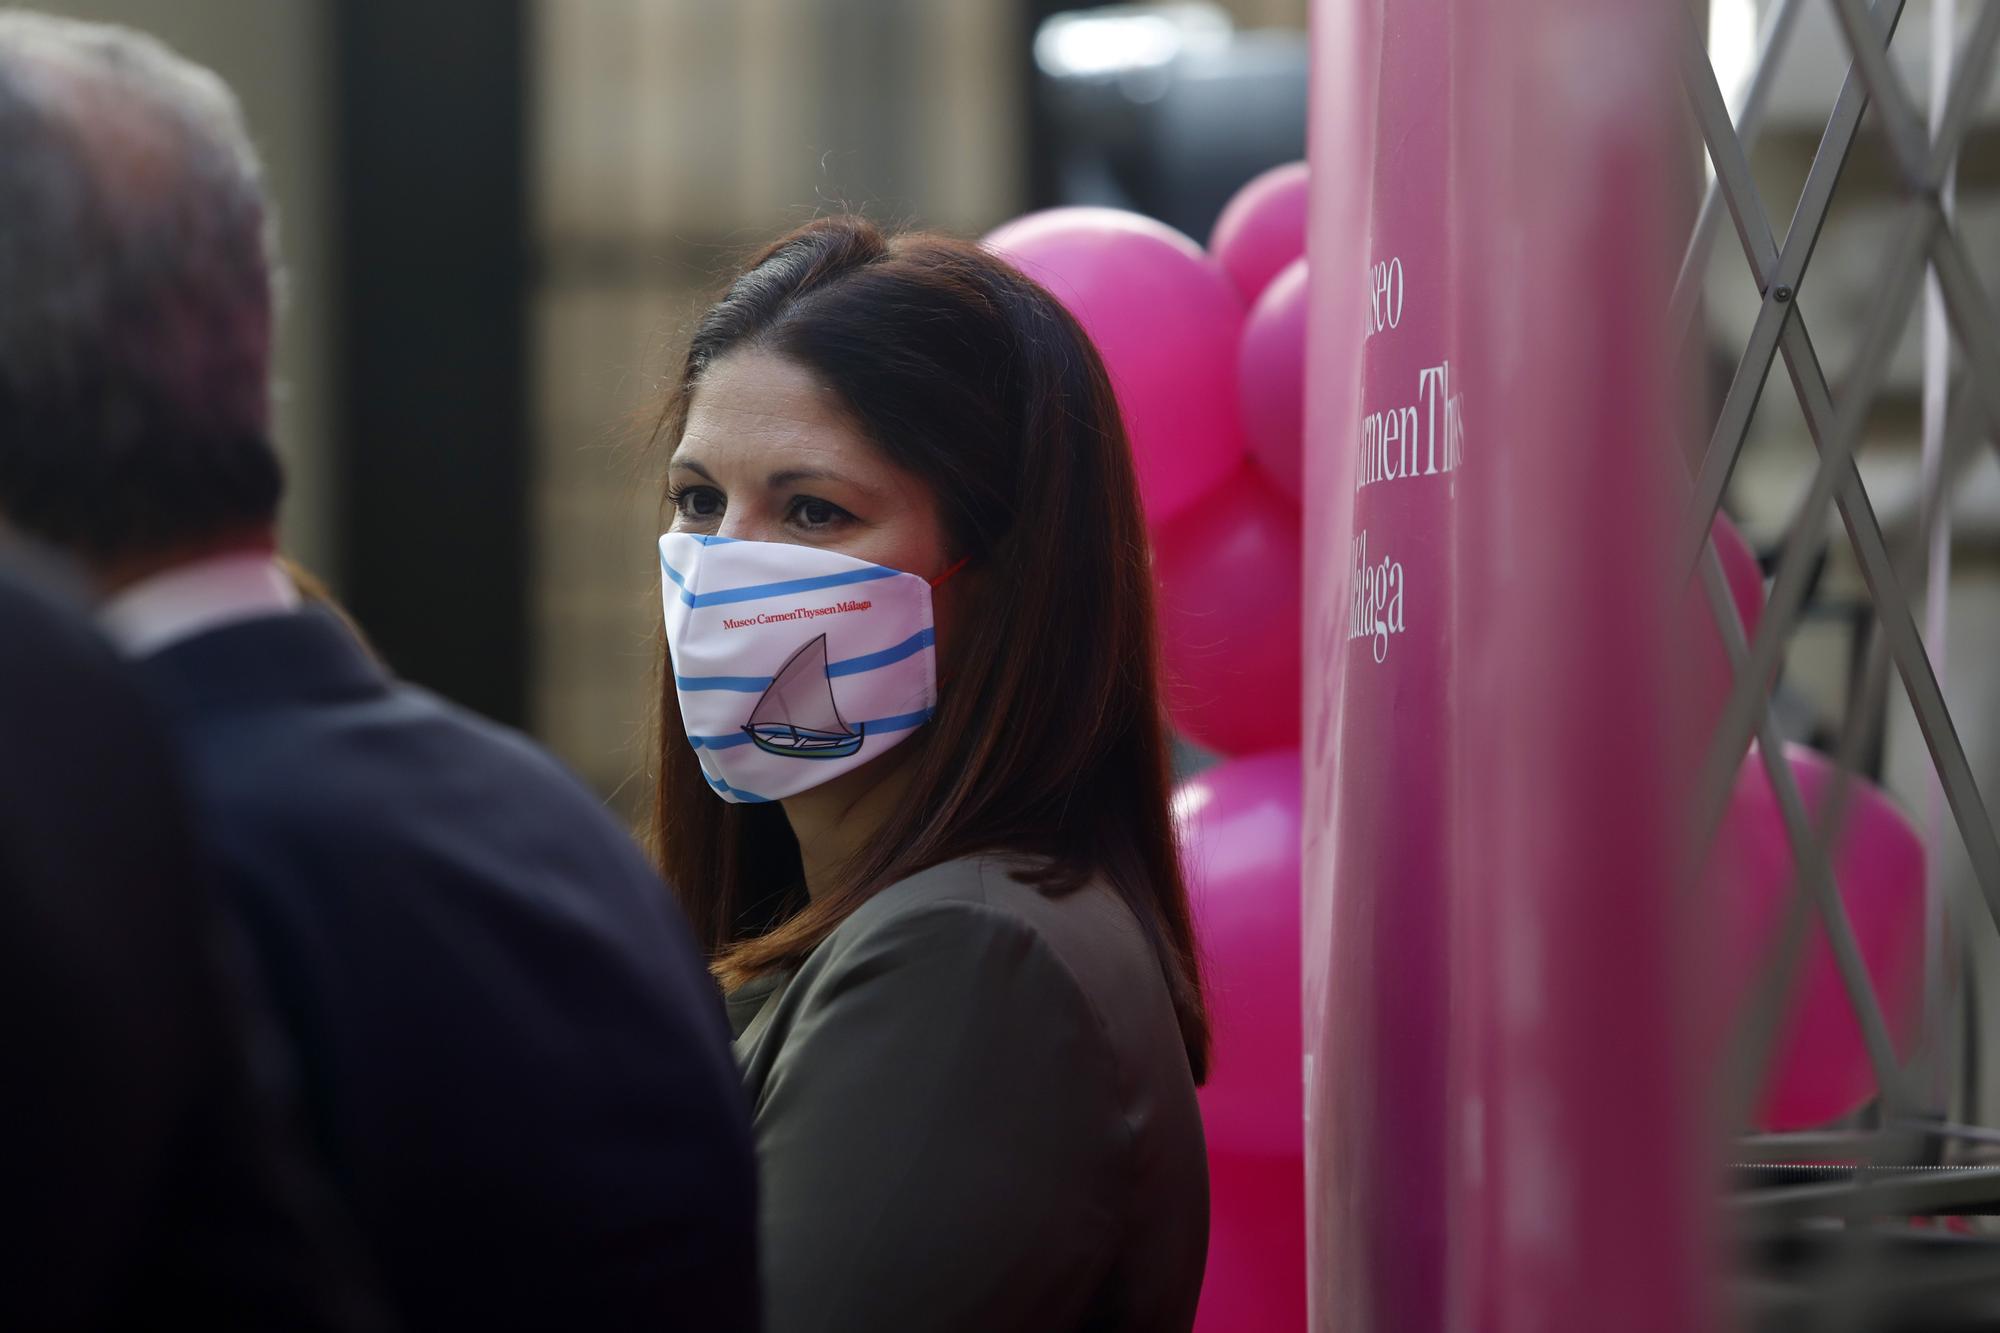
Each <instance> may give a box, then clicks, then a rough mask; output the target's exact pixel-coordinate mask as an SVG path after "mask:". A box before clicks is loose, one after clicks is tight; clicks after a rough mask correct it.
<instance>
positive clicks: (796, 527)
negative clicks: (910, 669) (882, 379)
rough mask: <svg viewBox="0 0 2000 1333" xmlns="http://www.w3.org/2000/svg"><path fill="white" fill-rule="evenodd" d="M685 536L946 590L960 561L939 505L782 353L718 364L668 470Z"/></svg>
mask: <svg viewBox="0 0 2000 1333" xmlns="http://www.w3.org/2000/svg"><path fill="white" fill-rule="evenodd" d="M667 488H668V498H669V501H670V502H671V503H672V505H673V507H674V517H673V526H672V528H671V531H674V532H694V533H704V534H710V535H714V536H720V537H734V538H736V539H737V540H739V541H759V542H791V543H794V544H796V545H799V546H816V547H819V548H821V549H823V550H829V551H838V552H840V553H841V554H842V555H847V556H852V557H854V558H855V559H857V560H867V561H870V562H872V563H874V564H878V565H887V566H888V567H889V568H891V569H900V570H904V571H906V572H908V573H911V574H918V575H922V576H923V577H924V578H927V579H935V578H937V577H938V576H939V575H941V574H943V573H944V572H945V570H946V568H947V567H948V566H949V565H950V564H951V563H952V561H953V560H955V559H956V558H957V557H956V556H955V555H954V554H953V553H952V551H951V549H950V543H949V540H948V538H947V536H946V533H945V526H944V523H943V521H942V519H941V517H940V516H939V514H938V506H937V501H936V498H935V497H934V496H933V495H932V494H931V490H930V488H929V487H928V486H926V485H925V484H924V483H923V482H922V481H921V480H919V479H918V478H917V477H916V476H915V475H914V474H912V473H910V472H907V471H905V470H904V469H902V468H900V467H898V466H897V465H896V464H894V463H892V462H891V461H890V460H889V459H888V457H887V456H885V455H884V454H883V453H882V451H881V450H880V449H877V448H876V447H875V446H874V445H873V444H871V443H870V442H869V441H868V439H867V438H866V437H865V436H864V435H862V433H861V431H860V430H859V429H858V428H857V427H856V426H855V425H854V423H853V422H852V421H850V420H849V419H848V416H847V413H846V412H845V411H844V410H843V408H842V406H841V404H840V401H839V399H838V398H837V397H835V395H834V393H833V391H832V390H831V389H829V388H827V387H826V386H825V385H823V384H822V383H820V382H819V380H817V379H816V378H815V377H814V376H813V374H812V373H811V372H810V371H808V370H806V369H805V368H804V367H803V366H801V365H799V364H798V363H797V362H795V361H791V360H788V359H787V358H785V357H782V356H779V355H777V354H775V353H772V352H765V351H757V350H750V351H741V352H731V353H729V354H727V355H725V356H723V357H720V358H719V359H717V360H716V361H715V362H714V364H712V365H711V366H709V368H708V373H707V374H706V375H704V376H703V377H702V380H701V383H700V384H699V386H697V387H696V389H695V391H694V394H693V397H692V398H691V399H690V401H689V403H688V417H687V428H686V430H685V431H683V433H682V435H681V442H680V446H679V447H678V448H676V449H675V450H674V456H673V459H672V460H671V461H670V462H669V464H668V467H667Z"/></svg>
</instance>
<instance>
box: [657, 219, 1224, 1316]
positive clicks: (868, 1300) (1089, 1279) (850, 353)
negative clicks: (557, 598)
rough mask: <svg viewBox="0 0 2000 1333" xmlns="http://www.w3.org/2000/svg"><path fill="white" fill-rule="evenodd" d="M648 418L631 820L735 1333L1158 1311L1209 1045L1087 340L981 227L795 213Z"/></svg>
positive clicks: (1172, 1310)
mask: <svg viewBox="0 0 2000 1333" xmlns="http://www.w3.org/2000/svg"><path fill="white" fill-rule="evenodd" d="M661 435H662V438H663V439H664V440H666V441H668V442H669V443H671V445H672V447H673V454H672V457H671V459H670V461H669V465H668V493H667V494H668V502H669V504H670V505H671V507H672V517H671V522H670V525H669V530H668V532H667V534H666V535H665V536H663V537H662V538H661V542H660V551H661V563H662V577H663V587H664V590H665V593H666V626H665V637H666V641H667V647H668V649H669V660H668V662H667V667H666V675H665V677H664V679H663V681H662V704H663V707H662V714H663V721H662V726H661V732H662V736H661V741H660V755H659V788H658V794H657V805H656V824H657V828H656V836H657V838H658V847H659V855H660V861H661V865H662V868H663V869H664V871H665V873H666V875H667V878H668V882H669V883H671V884H674V885H675V886H677V892H678V893H679V894H680V896H681V899H682V902H683V904H684V905H685V907H686V910H687V912H688V915H689V916H690V918H691V919H692V920H693V921H694V922H695V925H696V929H697V931H699V932H700V933H701V934H702V935H703V936H704V938H705V941H706V943H707V945H708V946H709V947H710V948H711V949H712V950H713V956H714V969H715V972H716V975H717V976H718V978H719V979H720V980H721V982H722V983H723V986H724V987H725V990H727V991H728V992H729V1008H730V1015H731V1020H732V1025H733V1026H734V1028H735V1030H736V1032H737V1042H736V1051H737V1057H738V1059H739V1061H740V1062H741V1064H742V1066H743V1070H744V1078H745V1083H746V1087H747V1089H748V1091H749V1094H750V1098H751V1101H752V1105H753V1107H754V1110H755V1117H756V1131H757V1145H758V1159H759V1164H760V1168H761V1171H762V1175H763V1194H762V1210H763V1227H762V1236H763V1246H764V1248H763V1259H762V1262H763V1269H764V1283H765V1289H766V1301H767V1326H768V1327H769V1328H770V1329H771V1330H772V1331H773V1333H794V1331H795V1330H802V1329H814V1330H870V1331H871V1333H873V1331H877V1330H897V1331H899V1333H923V1331H924V1330H934V1329H935V1330H953V1331H954V1333H957V1331H959V1330H978V1329H1008V1330H1012V1329H1033V1330H1037V1331H1044V1330H1064V1329H1120V1330H1124V1329H1147V1330H1151V1329H1185V1328H1187V1327H1188V1326H1189V1324H1190V1323H1191V1322H1192V1319H1193V1315H1194V1307H1195V1298H1196V1295H1197V1293H1198V1292H1199V1289H1200V1285H1201V1272H1202V1264H1203V1258H1204V1253H1205V1249H1206V1243H1207V1232H1208V1193H1207V1176H1206V1166H1205V1160H1204V1156H1203V1148H1202V1138H1201V1122H1200V1117H1199V1114H1198V1111H1197V1108H1196V1104H1195V1097H1194V1088H1195V1085H1196V1083H1198V1082H1199V1081H1200V1080H1201V1078H1202V1077H1203V1075H1204V1072H1205V1066H1206V1064H1207V1056H1208V1022H1207V1016H1206V1013H1205V1011H1204V1007H1203V997H1202V988H1201V979H1200V971H1199V966H1198V963H1197V959H1196V950H1195V944H1194V936H1193V929H1192V926H1191V924H1190V920H1189V912H1188V902H1187V892H1186V889H1185V887H1184V884H1183V881H1182V877H1181V869H1180V865H1179V862H1178V859H1177V856H1176V851H1175V844H1174V839H1173V830H1172V825H1171V823H1170V820H1169V816H1168V809H1167V800H1168V784H1169V779H1168V763H1167V744H1166V737H1165V733H1164V727H1163V723H1162V710H1161V703H1160V692H1159V687H1158V681H1157V669H1156V666H1155V654H1154V647H1153V610H1152V582H1151V573H1150V569H1149V564H1148V553H1147V545H1146V534H1145V527H1144V523H1143V521H1142V518H1141V514H1140V508H1139V498H1138V489H1137V485H1136V482H1135V480H1134V476H1133V470H1132V460H1131V454H1130V450H1129V448H1128V446H1127V444H1126V439H1125V433H1124V429H1123V426H1122V425H1121V423H1120V420H1119V416H1118V409H1117V404H1116V401H1115V399H1114V398H1113V396H1112V390H1111V386H1110V382H1109V380H1108V379H1107V378H1106V375H1105V371H1104V367H1103V365H1102V364H1101V363H1100V361H1099V360H1098V358H1097V355H1096V352H1095V351H1094V350H1093V349H1092V347H1091V346H1090V343H1089V341H1088V340H1087V338H1086V337H1085V335H1084V334H1083V332H1082V330H1081V329H1080V327H1079V326H1078V325H1077V323H1076V322H1075V321H1074V320H1073V319H1071V318H1070V317H1069V315H1068V314H1067V313H1066V312H1065V311H1064V310H1063V309H1062V307H1061V306H1060V305H1058V304H1057V303H1056V302H1055V301H1054V300H1053V299H1052V298H1051V297H1050V296H1049V295H1048V293H1047V292H1045V291H1043V290H1042V289H1041V288H1040V287H1038V286H1036V285H1035V284H1034V283H1032V282H1030V281H1028V280H1027V279H1026V278H1024V277H1022V276H1021V275H1020V274H1019V273H1017V272H1015V271H1014V270H1012V269H1011V268H1009V267H1007V266H1006V265H1005V264H1003V263H1002V262H1000V261H999V260H997V259H996V258H994V257H993V256H992V255H989V254H987V253H986V252H984V251H982V250H980V249H979V248H978V247H976V246H974V245H971V244H968V243H964V242H960V241H955V240H949V239H944V238H941V237H936V236H930V235H905V236H900V237H895V238H888V237H885V236H884V235H883V234H881V233H880V232H879V231H877V230H876V228H875V227H873V226H872V225H871V224H869V223H867V222H865V221H861V220H859V219H853V218H831V219H825V220H822V221H818V222H814V223H811V224H809V225H807V226H805V227H803V228H801V229H799V230H798V231H796V232H794V233H793V234H792V235H790V236H788V237H786V238H785V239H783V240H781V241H779V242H777V243H776V244H775V245H773V246H772V247H770V248H769V249H768V250H766V251H765V252H764V253H763V254H762V255H761V256H760V257H758V258H757V259H756V260H755V261H754V262H753V263H752V264H751V266H750V268H749V269H748V271H747V272H745V273H744V274H743V276H742V277H740V278H739V279H738V280H737V281H736V283H735V285H734V286H732V287H731V288H730V290H729V292H728V294H727V295H726V296H725V297H724V298H723V299H722V300H721V301H720V302H719V303H718V304H717V305H716V306H715V307H714V308H713V309H712V310H710V311H709V312H708V314H707V315H706V316H705V317H704V318H703V319H702V321H701V323H700V325H699V327H698V329H697V330H696V333H695V335H694V339H693V343H692V346H691V347H690V349H689V351H688V355H687V360H686V364H685V367H684V369H683V372H682V375H681V379H680V384H679V387H678V390H677V391H676V392H675V394H674V395H673V397H672V399H671V400H670V402H669V404H668V406H667V408H666V411H665V415H664V417H663V419H662V422H661ZM718 796H719V797H720V798H721V801H720V802H718V799H717V798H718Z"/></svg>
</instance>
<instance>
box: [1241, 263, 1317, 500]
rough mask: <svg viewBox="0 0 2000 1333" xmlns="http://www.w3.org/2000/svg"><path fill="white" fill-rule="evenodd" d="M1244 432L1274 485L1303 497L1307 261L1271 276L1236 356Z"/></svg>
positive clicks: (1294, 496) (1286, 266) (1298, 498)
mask: <svg viewBox="0 0 2000 1333" xmlns="http://www.w3.org/2000/svg"><path fill="white" fill-rule="evenodd" d="M1236 382H1237V385H1238V389H1239V392H1240V393H1241V394H1242V396H1243V403H1242V407H1243V433H1244V434H1245V435H1247V436H1248V437H1249V439H1250V457H1251V459H1252V460H1253V461H1255V462H1256V464H1257V465H1258V466H1259V467H1261V468H1263V469H1264V474H1265V475H1266V476H1268V477H1270V478H1271V480H1273V481H1275V482H1277V483H1278V486H1279V489H1281V490H1283V491H1284V492H1285V494H1287V495H1289V496H1291V497H1292V498H1293V499H1294V500H1303V499H1304V498H1305V488H1306V477H1305V433H1306V261H1305V260H1304V258H1299V259H1294V260H1293V261H1292V262H1291V263H1289V264H1287V265H1285V268H1284V271H1283V272H1281V273H1280V274H1278V276H1277V277H1275V278H1273V279H1272V280H1271V285H1270V286H1268V287H1266V288H1265V289H1264V294H1263V295H1262V296H1260V297H1258V298H1257V304H1256V305H1255V306H1253V307H1252V308H1251V310H1250V318H1249V319H1248V320H1247V321H1245V323H1244V325H1243V341H1242V343H1241V344H1239V346H1238V348H1237V354H1236Z"/></svg>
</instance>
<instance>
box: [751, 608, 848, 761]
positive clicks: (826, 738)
mask: <svg viewBox="0 0 2000 1333" xmlns="http://www.w3.org/2000/svg"><path fill="white" fill-rule="evenodd" d="M743 731H744V733H745V734H746V735H748V736H749V737H750V739H751V740H752V741H753V742H755V744H756V746H757V748H758V749H760V750H762V751H764V752H765V753H766V754H782V755H791V756H793V757H795V758H799V759H842V758H845V757H846V756H848V755H851V754H853V753H854V752H855V751H857V750H859V749H860V748H861V732H862V728H860V727H850V726H848V725H847V723H846V722H844V721H842V720H841V716H840V708H839V707H838V705H836V704H835V703H834V701H833V680H832V678H831V677H829V676H828V675H827V671H826V635H824V634H822V635H820V636H819V637H818V638H817V639H814V640H813V641H812V642H811V643H809V644H807V645H806V646H805V647H803V648H801V649H799V650H798V651H797V652H796V653H793V654H792V656H791V659H790V660H789V661H787V662H786V663H785V665H784V666H783V667H782V668H780V669H779V671H778V674H777V675H776V676H774V677H772V679H771V684H770V687H769V688H767V689H766V690H765V691H764V693H763V695H762V696H761V697H760V698H759V699H758V700H757V706H756V707H755V708H753V709H751V710H750V720H749V721H748V722H746V723H744V724H743Z"/></svg>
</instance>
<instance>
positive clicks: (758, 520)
mask: <svg viewBox="0 0 2000 1333" xmlns="http://www.w3.org/2000/svg"><path fill="white" fill-rule="evenodd" d="M749 509H750V507H749V506H748V505H745V506H743V507H742V508H735V507H732V508H730V509H728V510H727V511H725V512H724V513H723V515H722V522H721V523H719V524H717V525H716V529H715V535H716V536H718V537H728V538H730V539H731V540H733V541H739V542H781V541H784V540H785V532H784V525H783V524H780V523H774V522H772V521H771V520H770V519H769V518H768V517H766V516H764V515H761V514H758V513H756V512H754V511H751V512H745V511H746V510H749Z"/></svg>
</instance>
